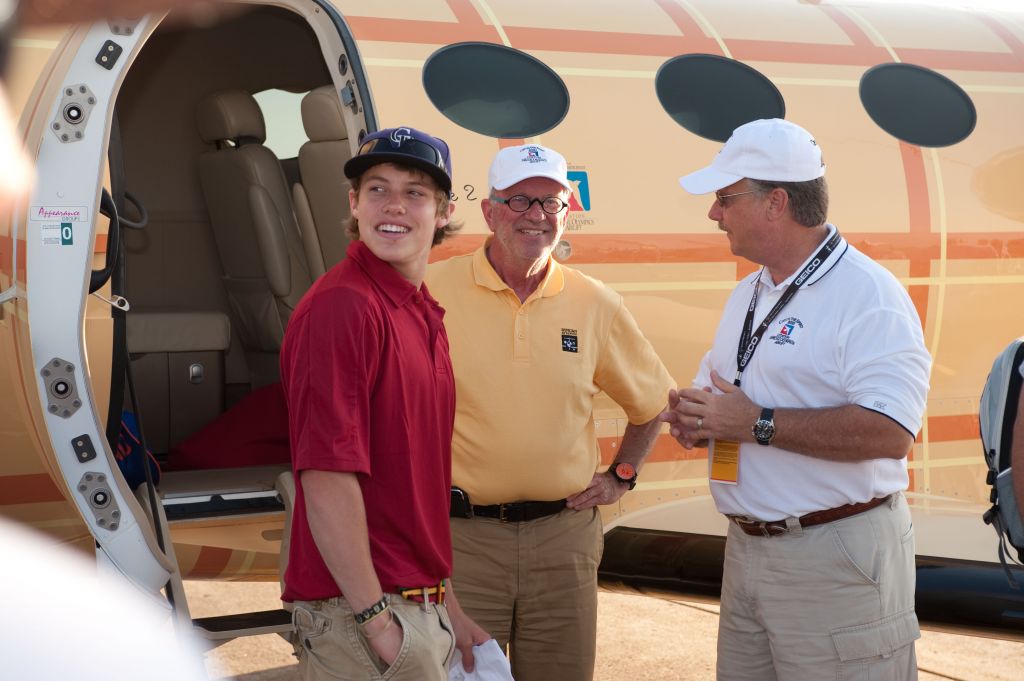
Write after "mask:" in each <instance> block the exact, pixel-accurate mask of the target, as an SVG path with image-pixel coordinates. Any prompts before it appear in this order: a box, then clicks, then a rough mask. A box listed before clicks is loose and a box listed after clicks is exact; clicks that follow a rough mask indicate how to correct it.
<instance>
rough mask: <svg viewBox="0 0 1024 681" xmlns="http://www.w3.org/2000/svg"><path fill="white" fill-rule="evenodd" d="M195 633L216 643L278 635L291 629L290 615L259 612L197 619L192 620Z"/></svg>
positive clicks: (278, 612)
mask: <svg viewBox="0 0 1024 681" xmlns="http://www.w3.org/2000/svg"><path fill="white" fill-rule="evenodd" d="M192 626H193V627H195V630H196V633H197V634H199V635H200V636H202V637H203V638H205V639H209V640H211V641H216V640H220V639H232V638H238V637H239V636H258V635H260V634H280V633H284V632H287V631H290V630H291V628H292V615H291V613H290V612H288V611H287V610H282V609H278V610H261V611H259V612H243V613H238V614H236V615H218V616H216V617H199V618H197V619H194V620H192Z"/></svg>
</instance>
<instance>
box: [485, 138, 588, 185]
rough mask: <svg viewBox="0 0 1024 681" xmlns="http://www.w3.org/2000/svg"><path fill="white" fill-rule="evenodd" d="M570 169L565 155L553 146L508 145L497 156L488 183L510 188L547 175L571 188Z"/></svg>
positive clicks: (492, 164) (492, 163)
mask: <svg viewBox="0 0 1024 681" xmlns="http://www.w3.org/2000/svg"><path fill="white" fill-rule="evenodd" d="M568 170H569V167H568V164H567V163H566V162H565V157H564V156H562V155H561V154H559V153H558V152H557V151H555V150H554V149H548V148H547V147H542V146H540V145H539V144H524V145H522V146H518V147H505V148H504V149H502V150H501V151H499V152H498V153H497V154H496V155H495V156H494V161H492V162H491V170H490V172H489V173H488V174H487V183H488V184H489V185H490V187H491V189H508V188H509V187H511V186H512V185H514V184H515V183H517V182H522V181H523V180H526V179H529V178H531V177H546V178H548V179H551V180H554V181H555V182H557V183H558V184H560V185H562V186H563V187H565V188H566V189H568V190H569V191H572V185H571V184H569V177H568Z"/></svg>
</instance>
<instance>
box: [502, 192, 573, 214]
mask: <svg viewBox="0 0 1024 681" xmlns="http://www.w3.org/2000/svg"><path fill="white" fill-rule="evenodd" d="M491 201H494V202H495V203H504V204H505V205H506V206H508V207H509V210H512V211H515V212H516V213H525V212H526V211H528V210H530V206H532V205H533V204H535V203H536V204H537V205H538V206H540V209H541V210H542V211H544V212H545V213H547V214H548V215H558V214H559V213H561V212H562V211H563V210H565V209H566V208H568V207H569V204H568V203H566V202H565V201H563V200H562V199H560V198H558V197H557V196H549V197H547V198H546V199H531V198H530V197H528V196H523V195H522V194H517V195H515V196H510V197H509V198H507V199H503V198H500V197H497V196H495V197H492V198H491Z"/></svg>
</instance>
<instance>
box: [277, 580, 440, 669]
mask: <svg viewBox="0 0 1024 681" xmlns="http://www.w3.org/2000/svg"><path fill="white" fill-rule="evenodd" d="M388 599H389V602H390V606H391V612H392V614H393V615H394V618H395V622H396V623H398V624H400V625H401V626H402V648H401V650H400V651H399V653H398V657H397V658H396V659H395V663H394V664H393V665H391V666H390V667H388V666H386V665H385V664H384V662H383V661H382V660H381V659H380V657H378V656H377V654H376V653H374V652H373V649H372V648H371V647H370V643H369V641H368V640H367V639H366V636H365V635H364V634H363V632H362V628H361V627H360V626H359V625H357V624H356V621H355V618H354V617H353V613H352V608H351V607H349V604H348V602H347V601H346V600H345V599H344V598H330V599H327V600H323V601H314V602H306V601H296V602H295V604H294V610H293V611H292V623H293V625H294V627H295V654H296V657H298V658H299V676H300V678H301V679H302V680H303V681H338V680H345V681H349V680H351V681H367V680H369V681H447V679H448V662H449V660H450V659H451V656H452V653H453V652H454V650H455V635H454V634H453V633H452V624H451V620H450V619H448V610H447V608H445V606H444V605H437V604H435V603H427V604H426V606H425V607H424V604H422V603H416V602H414V601H407V600H405V599H403V598H402V597H401V596H397V595H394V594H388Z"/></svg>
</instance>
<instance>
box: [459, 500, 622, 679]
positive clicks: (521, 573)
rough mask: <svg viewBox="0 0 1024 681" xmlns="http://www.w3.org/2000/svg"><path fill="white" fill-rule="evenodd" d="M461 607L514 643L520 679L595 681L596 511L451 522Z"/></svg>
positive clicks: (501, 641)
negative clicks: (519, 520) (509, 520)
mask: <svg viewBox="0 0 1024 681" xmlns="http://www.w3.org/2000/svg"><path fill="white" fill-rule="evenodd" d="M451 526H452V543H453V547H454V556H455V566H454V570H453V574H452V582H453V584H454V585H455V593H456V595H457V596H458V598H459V605H461V606H462V609H463V610H465V611H466V612H467V613H468V614H469V616H470V617H472V618H473V619H474V620H476V623H477V624H479V625H480V626H481V627H483V628H484V629H485V630H486V631H487V632H488V633H490V634H491V636H493V637H494V638H495V639H496V640H497V641H498V645H500V646H501V647H502V648H504V647H505V646H506V644H507V645H508V646H509V658H510V661H511V663H512V676H513V677H514V678H515V679H516V681H552V679H556V680H557V681H591V680H592V679H593V676H594V651H595V647H596V645H597V644H596V638H597V566H598V564H599V563H600V562H601V552H602V551H603V550H604V534H603V532H602V528H601V517H600V515H598V513H597V511H596V510H595V509H588V510H586V511H572V510H565V511H562V512H561V513H559V514H557V515H553V516H548V517H546V518H539V519H537V520H532V521H529V522H524V523H502V522H501V521H499V520H494V519H490V518H472V519H464V518H453V519H452V521H451Z"/></svg>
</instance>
